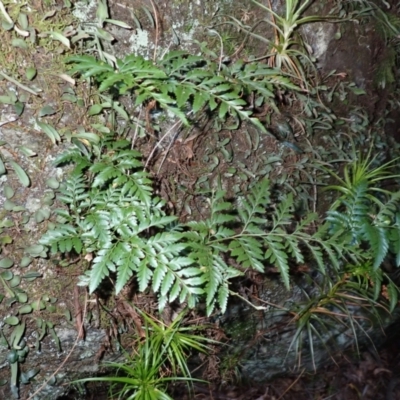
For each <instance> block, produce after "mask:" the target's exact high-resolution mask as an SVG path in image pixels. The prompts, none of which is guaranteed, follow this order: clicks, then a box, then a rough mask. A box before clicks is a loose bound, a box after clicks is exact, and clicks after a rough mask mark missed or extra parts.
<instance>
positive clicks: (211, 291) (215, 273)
mask: <svg viewBox="0 0 400 400" xmlns="http://www.w3.org/2000/svg"><path fill="white" fill-rule="evenodd" d="M210 261H211V263H210V264H209V265H202V270H203V271H204V272H203V273H204V275H205V277H206V280H207V283H206V286H205V292H206V293H207V297H206V304H207V306H208V307H210V305H211V304H212V303H213V302H214V301H215V295H216V293H217V290H218V288H219V286H220V285H221V283H222V271H223V270H224V269H226V268H227V265H226V264H225V262H224V260H223V259H222V258H221V257H220V256H219V255H217V254H213V255H212V257H211V259H210Z"/></svg>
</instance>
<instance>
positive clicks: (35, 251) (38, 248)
mask: <svg viewBox="0 0 400 400" xmlns="http://www.w3.org/2000/svg"><path fill="white" fill-rule="evenodd" d="M43 250H45V247H44V246H42V245H41V244H34V245H32V246H28V247H25V253H28V254H30V255H31V256H32V257H37V256H39V254H40V253H41V252H42V251H43Z"/></svg>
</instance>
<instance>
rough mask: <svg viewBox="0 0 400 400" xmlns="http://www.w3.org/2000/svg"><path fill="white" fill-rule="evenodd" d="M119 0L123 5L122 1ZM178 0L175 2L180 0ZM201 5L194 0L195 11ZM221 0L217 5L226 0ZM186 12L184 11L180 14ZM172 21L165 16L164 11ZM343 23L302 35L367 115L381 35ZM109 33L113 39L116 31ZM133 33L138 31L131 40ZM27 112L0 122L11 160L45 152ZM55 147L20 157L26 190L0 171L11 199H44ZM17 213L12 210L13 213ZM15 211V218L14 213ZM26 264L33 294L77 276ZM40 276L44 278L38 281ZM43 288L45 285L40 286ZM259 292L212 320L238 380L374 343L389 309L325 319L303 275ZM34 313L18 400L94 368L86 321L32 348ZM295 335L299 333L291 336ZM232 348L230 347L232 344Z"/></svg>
mask: <svg viewBox="0 0 400 400" xmlns="http://www.w3.org/2000/svg"><path fill="white" fill-rule="evenodd" d="M120 3H124V2H123V1H121V2H120ZM164 3H165V7H167V6H166V5H167V4H169V3H168V2H164ZM164 3H163V4H164ZM177 3H179V4H181V3H182V4H183V3H185V2H177ZM192 3H193V2H186V3H185V4H184V5H185V8H184V11H185V12H186V11H187V10H190V9H191V5H192ZM200 3H201V2H196V10H197V9H198V8H199V4H200ZM226 3H227V2H224V4H225V6H226ZM92 4H93V2H92ZM193 4H194V3H193ZM184 5H182V7H184ZM163 7H164V6H163ZM176 7H177V9H176V12H180V10H181V9H180V8H179V7H180V6H179V7H178V6H176ZM193 7H194V6H193ZM213 11H214V9H210V10H208V14H212V13H213ZM124 12H125V8H123V9H122V11H121V10H119V11H118V13H119V14H118V15H117V17H120V16H121V14H123V13H124ZM182 14H183V13H182ZM181 16H182V15H181ZM188 19H190V18H189V17H188ZM171 20H173V18H172V17H171ZM186 22H187V21H186V20H185V21H181V26H180V28H182V31H184V29H183V28H190V29H187V30H188V32H190V34H191V36H190V39H192V30H193V29H194V28H195V27H197V25H196V24H195V23H193V24H192V25H190V26H189V27H186V26H184V25H185V24H186ZM174 29H175V30H177V29H178V28H177V27H176V26H175V28H174ZM199 29H200V28H199ZM344 29H345V31H344V32H345V33H342V35H341V39H340V40H337V39H335V38H334V36H335V34H336V33H337V32H338V28H337V25H332V24H324V23H320V24H318V25H310V26H309V27H308V26H307V27H306V29H305V32H306V34H307V38H308V40H309V42H310V45H311V46H312V47H313V48H314V49H315V55H316V57H317V58H318V68H319V69H320V72H321V74H322V75H323V74H326V73H328V72H330V71H331V70H334V69H336V70H337V73H343V74H346V75H348V76H349V77H350V78H351V79H353V80H354V81H355V83H356V85H357V86H358V87H359V88H360V89H364V90H365V91H366V92H367V93H368V98H366V97H364V98H361V100H360V98H357V101H360V106H362V107H364V108H365V109H366V110H367V111H368V113H369V114H370V115H373V116H374V118H378V117H379V113H380V112H381V111H382V110H384V108H385V101H386V95H387V90H388V86H386V87H382V86H381V88H380V89H379V87H378V89H377V88H376V86H374V69H373V66H374V65H375V64H376V63H377V62H379V60H382V59H384V58H385V57H386V55H387V54H386V50H385V49H384V48H383V41H382V39H381V38H380V37H379V36H377V34H376V32H375V31H374V30H371V29H370V30H367V31H363V32H361V31H360V29H361V27H359V26H356V25H355V24H352V23H347V24H346V25H345V28H344ZM123 32H125V31H123ZM120 33H121V32H120ZM125 33H126V32H125ZM139 33H142V32H137V34H138V35H139ZM115 36H116V37H118V35H117V33H116V34H115ZM178 36H179V38H180V39H182V38H183V36H184V35H183V33H180V34H178ZM124 40H125V39H124ZM126 40H128V39H126ZM138 40H139V38H137V41H138ZM146 40H147V36H146ZM135 43H136V42H135ZM146 45H147V42H146ZM149 53H150V55H151V54H152V51H149ZM347 106H348V105H340V104H339V105H338V107H339V109H340V112H343V113H345V112H346V111H345V110H344V109H345V108H346V107H347ZM1 111H2V113H1V114H0V118H1V119H0V122H3V121H4V117H5V114H6V111H8V110H6V109H5V107H4V110H1ZM29 117H30V115H29V113H28V114H27V116H25V117H24V118H25V119H24V120H21V121H20V122H19V124H20V125H19V126H18V125H17V124H16V125H17V126H15V127H13V128H12V129H11V128H10V129H8V127H7V129H5V127H3V128H2V127H1V125H0V139H1V140H4V141H6V142H7V143H8V145H9V146H10V147H8V150H11V151H8V150H7V148H5V149H4V148H3V152H2V155H3V156H5V157H8V158H12V157H13V155H14V150H15V148H16V147H18V146H21V145H24V146H25V145H26V146H27V147H30V148H31V149H32V150H33V151H35V152H36V153H38V154H41V153H40V151H41V150H42V149H47V147H48V146H49V140H48V138H46V137H45V136H44V135H43V136H41V137H39V136H38V133H37V132H36V133H34V134H32V137H30V138H29V139H27V137H28V136H27V135H26V133H25V132H24V133H23V134H22V133H21V132H22V131H23V128H24V127H30V126H31V123H30V121H29ZM74 118H75V116H74V115H67V116H64V119H63V123H65V124H67V123H68V121H70V122H71V121H73V120H74ZM57 152H58V150H57V151H56V150H54V151H52V150H49V151H48V152H46V155H43V156H42V155H40V157H38V158H33V159H30V158H26V159H24V161H23V167H24V168H26V169H27V171H29V173H30V176H31V179H32V187H31V188H30V189H29V194H27V193H26V192H25V191H24V189H21V188H20V187H19V186H18V184H16V183H15V182H16V180H15V177H13V175H8V176H7V178H4V177H3V178H2V180H1V185H2V186H4V185H5V184H6V183H7V184H11V185H12V186H14V187H15V188H16V200H15V202H16V203H17V204H19V205H22V206H24V207H25V208H26V209H27V210H28V212H29V213H31V214H34V213H36V212H37V211H38V210H40V209H42V208H43V206H44V205H43V203H41V199H42V198H43V195H44V194H45V192H46V190H47V189H46V187H45V185H44V182H45V181H46V179H47V178H50V177H57V178H58V179H59V180H61V179H62V173H61V172H60V170H58V169H55V168H52V167H51V161H52V160H53V159H54V157H55V155H56V154H57ZM17 188H18V189H17ZM0 201H1V205H2V206H3V207H4V204H5V201H6V198H4V197H2V198H1V199H0ZM19 217H20V215H18V218H19ZM18 218H16V219H17V220H18ZM19 228H20V227H19ZM16 229H18V225H16ZM21 235H24V236H21ZM39 235H40V227H38V224H37V223H35V222H34V221H33V222H30V223H29V224H28V225H27V229H26V230H24V231H23V232H22V233H18V235H16V236H17V237H18V236H19V237H20V239H21V240H22V241H26V243H30V242H29V241H32V244H34V243H35V240H36V239H37V238H38V236H39ZM18 259H20V257H18ZM33 266H34V267H35V268H36V269H37V270H39V271H40V273H41V274H42V276H44V277H45V278H46V280H45V279H43V280H42V281H41V282H40V283H38V284H37V286H34V289H35V292H34V294H32V296H33V297H32V300H33V299H36V300H37V299H38V298H42V297H43V296H44V295H45V293H50V292H51V293H50V295H53V296H54V297H59V296H61V297H63V298H64V299H68V297H70V296H69V295H68V294H66V293H65V288H66V287H67V285H72V286H73V285H74V284H75V283H76V282H75V280H74V278H70V279H69V280H68V282H67V281H66V280H64V281H61V283H60V284H59V285H60V287H57V288H56V282H58V281H59V277H58V276H57V275H56V272H55V267H54V265H53V264H51V260H46V261H37V260H36V261H34V264H33ZM317 278H318V277H317ZM49 281H50V283H46V284H45V283H44V282H49ZM45 285H47V286H46V287H45ZM56 289H57V290H58V292H57V290H56ZM303 291H305V292H306V293H308V294H309V295H310V296H311V298H313V299H314V301H313V303H312V304H311V306H309V308H307V301H309V300H307V298H306V296H305V295H304V292H303ZM63 292H64V293H63ZM35 296H36V297H35ZM259 297H260V299H261V300H262V301H261V302H260V303H258V305H260V306H263V307H266V308H267V309H263V310H254V309H253V308H251V307H250V306H248V305H247V304H246V303H245V302H242V301H237V302H235V301H232V302H231V304H230V306H229V309H228V311H227V313H226V315H224V316H222V317H221V319H220V323H221V324H222V326H223V328H224V329H226V331H227V333H228V335H229V337H230V339H231V341H230V346H231V347H230V350H229V351H228V352H227V353H226V354H225V355H224V356H223V359H222V364H223V365H226V367H227V368H229V367H230V366H232V365H238V366H239V368H240V374H241V375H242V377H244V378H245V379H248V380H251V381H255V382H262V381H265V380H267V379H270V378H271V377H274V376H276V375H278V374H284V373H287V372H289V371H293V369H295V368H298V369H303V368H305V369H306V370H314V369H316V368H318V367H319V366H321V365H322V364H323V363H325V362H330V356H331V355H334V354H335V353H337V352H342V351H345V350H346V349H349V348H352V349H354V346H355V344H356V341H357V343H358V345H362V343H367V342H368V341H370V340H374V339H375V338H377V340H379V337H380V332H381V327H380V324H382V325H383V326H385V325H386V324H388V323H389V321H390V318H389V317H388V315H387V314H385V312H383V311H382V313H380V311H379V310H378V311H379V314H371V313H370V312H369V310H365V309H363V308H362V307H360V306H353V305H350V303H348V305H347V307H348V308H347V311H348V312H349V313H351V314H352V315H353V317H356V318H353V325H352V323H351V322H350V321H349V319H347V318H346V316H343V315H342V314H343V309H340V308H337V307H336V308H335V307H333V306H330V307H327V308H326V310H327V311H329V312H331V313H333V316H332V315H331V316H327V315H324V312H325V311H324V310H323V308H322V306H323V303H322V299H323V296H322V293H321V292H320V291H319V290H317V289H316V288H315V287H314V286H313V281H312V280H311V282H306V281H299V282H297V283H296V284H294V286H293V288H292V290H291V291H290V292H288V291H286V290H285V289H284V287H283V285H282V283H281V282H280V281H279V280H274V279H267V280H266V281H265V282H264V284H263V287H262V288H260V291H259ZM67 306H68V307H67ZM67 306H65V305H61V306H60V309H58V310H57V312H58V314H63V313H64V312H65V311H66V309H67V308H69V307H70V305H69V304H68V305H67ZM310 307H311V308H313V312H314V314H313V317H312V318H311V319H307V318H306V316H307V315H308V314H307V310H308V311H309V310H310ZM39 311H40V310H39ZM39 311H38V310H36V311H35V314H34V315H33V314H32V315H31V314H29V315H28V316H27V317H26V318H25V317H24V320H25V321H26V323H27V328H26V331H25V337H24V340H25V341H26V343H27V346H28V347H29V349H30V350H29V352H30V353H29V357H26V359H25V362H23V363H21V365H20V370H21V372H28V371H30V370H39V374H38V375H37V376H36V380H35V382H34V383H30V384H28V385H21V387H20V397H21V398H23V399H28V398H29V399H31V398H32V399H37V400H39V399H40V400H45V399H48V400H55V399H57V398H58V397H60V396H62V395H63V394H65V393H66V392H67V391H68V387H67V386H65V385H64V384H65V383H67V382H70V381H71V380H73V379H75V378H79V377H82V375H84V374H86V373H87V374H92V373H95V372H96V371H97V370H98V361H99V355H100V354H102V353H103V342H104V341H105V339H106V332H105V331H104V330H100V329H96V328H94V327H93V326H87V327H86V328H87V329H86V337H85V340H78V341H77V342H76V343H75V341H76V337H77V331H76V329H73V328H72V324H70V323H67V322H65V320H64V319H62V321H61V322H59V323H58V324H56V328H55V333H56V336H57V337H58V340H59V341H60V345H61V349H62V351H61V352H60V351H59V349H58V346H57V343H56V341H55V340H54V337H53V336H51V335H50V332H49V331H48V332H47V336H46V337H45V338H44V339H43V340H42V341H41V345H40V350H36V349H35V342H36V339H37V337H38V335H40V333H39V331H38V329H36V328H35V319H36V318H38V317H39V316H40V315H41V314H40V315H39V316H38V314H39ZM9 312H10V310H9V309H8V308H6V307H3V308H2V315H1V319H2V320H3V319H4V318H6V317H7V316H9ZM56 314H57V313H56ZM58 314H57V315H58ZM47 316H48V315H46V317H47ZM379 317H381V321H379ZM307 321H311V325H307ZM302 323H304V326H305V328H303V329H302V331H301V335H300V334H298V331H297V329H298V327H299V326H301V324H302ZM3 328H4V323H2V325H1V329H2V331H3V330H4V329H3ZM6 333H8V334H11V330H10V329H9V330H8V331H7V332H6ZM300 336H301V338H302V340H301V341H300ZM356 338H357V339H356ZM297 339H299V340H298V341H297ZM300 343H301V346H300ZM231 349H234V351H232V350H231ZM71 350H72V351H71ZM8 352H9V350H8V348H7V347H2V348H0V381H2V382H3V380H6V379H7V380H9V379H10V366H9V363H8V361H7V355H8ZM106 358H107V357H106ZM60 365H62V368H61V369H60V370H59V371H58V369H59V367H60ZM57 371H58V372H57ZM53 374H54V376H55V379H53V378H52V379H51V380H50V381H49V383H48V384H46V385H45V387H44V388H43V389H41V390H40V393H38V394H37V395H35V396H34V393H35V392H36V391H37V390H38V389H39V388H40V387H41V386H42V383H43V382H45V381H47V379H49V378H50V377H52V376H53ZM33 396H34V397H33ZM0 398H1V399H11V398H12V393H11V392H10V386H9V383H7V384H5V385H3V386H0Z"/></svg>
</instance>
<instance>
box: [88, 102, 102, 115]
mask: <svg viewBox="0 0 400 400" xmlns="http://www.w3.org/2000/svg"><path fill="white" fill-rule="evenodd" d="M102 110H103V107H102V106H101V105H100V104H93V105H92V106H91V107H90V108H89V110H88V112H87V114H88V115H97V114H100V113H101V111H102Z"/></svg>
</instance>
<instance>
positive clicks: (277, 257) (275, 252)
mask: <svg viewBox="0 0 400 400" xmlns="http://www.w3.org/2000/svg"><path fill="white" fill-rule="evenodd" d="M265 241H266V243H267V244H268V249H267V251H266V252H265V259H266V260H269V261H270V263H271V264H273V265H275V266H276V267H277V268H278V270H279V272H280V275H281V278H282V280H283V283H284V284H285V287H286V288H287V289H289V287H290V283H289V282H290V279H289V264H288V256H287V254H286V253H285V246H284V245H283V244H282V243H281V238H280V237H276V236H272V235H271V234H270V235H268V236H267V237H266V239H265Z"/></svg>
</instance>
